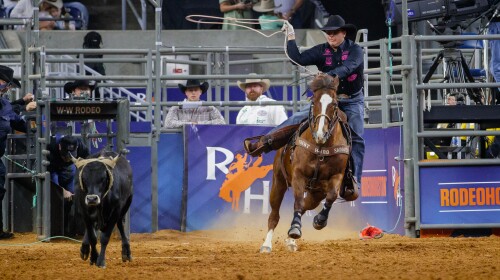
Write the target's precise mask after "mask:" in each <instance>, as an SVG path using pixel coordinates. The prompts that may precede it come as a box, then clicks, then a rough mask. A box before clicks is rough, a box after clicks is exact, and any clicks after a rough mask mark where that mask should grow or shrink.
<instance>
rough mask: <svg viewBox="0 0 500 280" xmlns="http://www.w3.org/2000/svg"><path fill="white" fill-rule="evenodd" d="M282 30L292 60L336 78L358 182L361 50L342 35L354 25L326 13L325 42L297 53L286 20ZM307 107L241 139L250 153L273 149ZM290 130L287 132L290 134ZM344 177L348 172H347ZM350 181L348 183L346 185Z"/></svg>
mask: <svg viewBox="0 0 500 280" xmlns="http://www.w3.org/2000/svg"><path fill="white" fill-rule="evenodd" d="M282 30H283V31H284V32H286V36H287V38H288V43H287V50H288V55H289V56H290V58H291V59H293V61H295V62H296V63H298V64H300V65H303V66H306V65H316V67H317V68H318V70H319V71H321V72H323V73H327V74H329V75H331V76H334V77H338V78H339V79H340V84H339V86H338V92H337V97H338V103H339V107H340V109H341V110H342V111H344V112H345V113H346V115H347V119H348V120H349V127H350V128H351V137H352V153H351V158H352V162H353V164H352V165H351V167H353V171H354V175H355V179H357V182H361V174H362V168H363V158H364V154H365V141H364V139H363V132H364V119H363V117H364V104H363V103H364V94H363V68H364V67H363V49H362V48H361V47H360V46H359V45H358V44H356V43H354V42H353V41H351V40H349V39H347V38H346V36H347V35H351V34H352V33H356V27H355V26H354V25H352V24H345V22H344V19H343V18H342V17H340V16H338V15H333V16H330V18H329V19H328V22H327V24H326V25H325V26H324V27H323V28H322V31H323V32H324V33H325V37H326V41H327V42H326V43H323V44H319V45H316V46H314V47H312V48H310V49H308V50H305V51H303V52H302V53H300V52H299V49H298V47H297V43H296V42H295V32H294V28H293V27H292V25H291V24H289V23H288V22H285V24H284V25H283V29H282ZM308 113H309V106H306V107H305V108H304V109H303V110H301V111H299V112H297V113H295V114H294V115H293V116H291V117H290V118H289V119H288V120H287V121H286V122H284V123H282V124H281V125H279V126H278V127H276V128H274V129H273V130H271V132H269V133H268V134H267V135H264V136H262V137H260V140H259V141H258V142H256V143H250V142H249V141H248V140H245V148H246V149H247V152H248V153H249V154H250V155H252V156H258V155H260V154H262V153H263V152H269V151H270V150H271V149H276V148H279V147H276V145H272V144H271V143H273V141H274V142H276V140H278V138H283V137H285V138H287V139H288V138H289V136H291V135H288V133H289V130H290V129H288V130H287V127H286V126H289V125H292V124H297V123H300V122H302V121H304V120H305V119H307V116H308ZM293 132H294V131H292V132H291V133H293ZM347 175H348V176H347V177H348V178H349V177H350V174H347ZM357 182H353V181H351V180H348V181H347V182H346V183H347V184H348V188H352V186H354V185H356V184H357ZM350 184H352V185H350Z"/></svg>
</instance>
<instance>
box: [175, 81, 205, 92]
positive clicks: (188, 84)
mask: <svg viewBox="0 0 500 280" xmlns="http://www.w3.org/2000/svg"><path fill="white" fill-rule="evenodd" d="M177 85H178V86H179V88H180V89H181V91H182V92H184V93H186V89H188V88H192V87H199V88H200V89H201V93H205V92H206V91H207V89H208V82H203V83H201V82H200V81H199V80H187V82H186V85H183V84H177Z"/></svg>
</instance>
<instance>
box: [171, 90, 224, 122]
mask: <svg viewBox="0 0 500 280" xmlns="http://www.w3.org/2000/svg"><path fill="white" fill-rule="evenodd" d="M178 86H179V88H180V90H181V91H182V92H183V93H184V94H185V95H186V99H184V103H183V105H182V106H181V107H179V106H173V107H172V108H170V110H169V111H168V114H167V116H166V117H165V124H164V125H165V128H176V127H181V126H182V125H183V124H225V123H226V122H225V121H224V118H223V117H222V115H221V113H220V112H219V110H217V108H215V107H214V106H201V105H200V104H199V103H198V102H199V101H200V96H201V95H202V94H203V93H205V92H206V91H207V89H208V83H207V82H203V83H200V81H198V80H187V82H186V85H183V84H179V85H178Z"/></svg>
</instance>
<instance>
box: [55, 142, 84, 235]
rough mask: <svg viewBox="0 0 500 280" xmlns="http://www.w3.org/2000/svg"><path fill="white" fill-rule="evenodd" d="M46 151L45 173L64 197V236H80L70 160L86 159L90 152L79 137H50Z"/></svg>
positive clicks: (73, 175)
mask: <svg viewBox="0 0 500 280" xmlns="http://www.w3.org/2000/svg"><path fill="white" fill-rule="evenodd" d="M47 150H49V151H50V154H49V155H48V156H47V159H48V160H49V161H50V164H49V166H48V167H47V171H49V172H50V180H51V181H52V184H51V185H52V186H53V187H60V188H62V194H63V197H64V216H63V223H64V235H65V236H75V235H77V234H82V233H83V231H82V229H81V224H79V222H80V223H81V221H79V219H78V215H79V213H78V212H79V211H78V209H77V208H78V207H77V204H76V203H73V194H74V193H75V189H74V186H75V183H74V182H75V173H76V169H75V165H74V163H73V160H72V159H73V158H75V159H77V158H86V157H88V155H89V153H90V151H89V149H88V147H87V146H86V145H85V143H84V142H83V140H82V139H81V138H80V137H74V136H69V135H66V136H64V137H62V138H58V137H52V138H51V141H50V144H49V145H48V147H47Z"/></svg>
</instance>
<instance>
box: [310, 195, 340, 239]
mask: <svg viewBox="0 0 500 280" xmlns="http://www.w3.org/2000/svg"><path fill="white" fill-rule="evenodd" d="M337 189H338V188H331V189H330V190H329V191H328V192H327V194H326V199H325V204H323V209H321V211H320V212H319V213H318V214H317V215H316V216H314V219H313V227H314V228H315V229H317V230H320V229H323V228H324V227H326V224H327V221H328V214H329V213H330V209H331V208H332V205H333V202H334V201H335V200H336V199H337V196H338V191H337Z"/></svg>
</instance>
